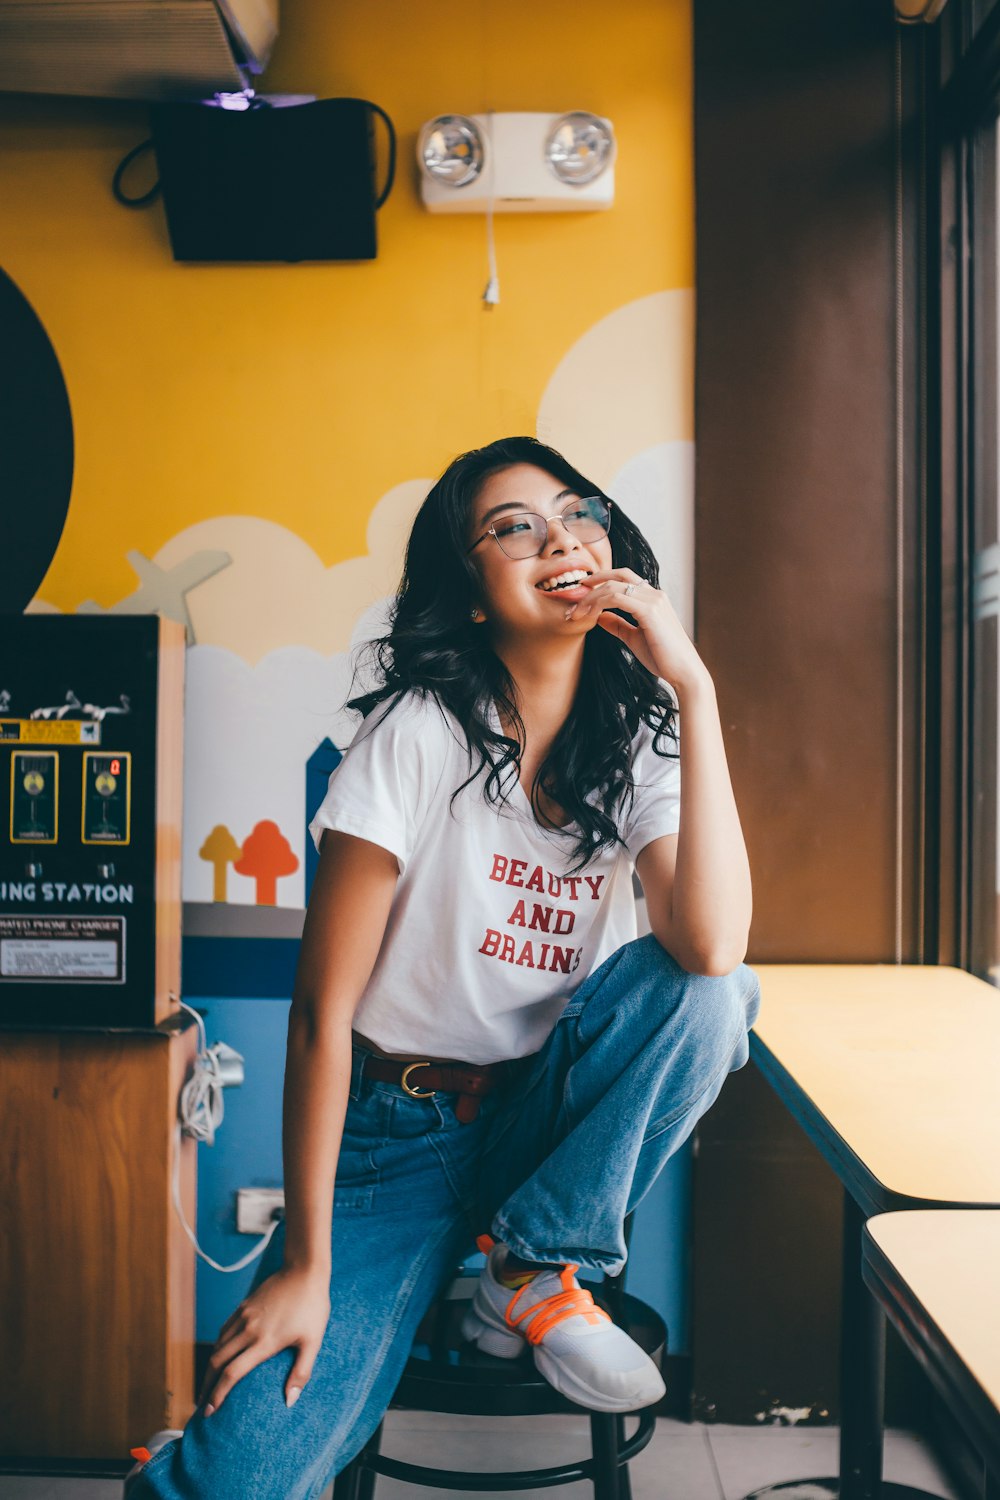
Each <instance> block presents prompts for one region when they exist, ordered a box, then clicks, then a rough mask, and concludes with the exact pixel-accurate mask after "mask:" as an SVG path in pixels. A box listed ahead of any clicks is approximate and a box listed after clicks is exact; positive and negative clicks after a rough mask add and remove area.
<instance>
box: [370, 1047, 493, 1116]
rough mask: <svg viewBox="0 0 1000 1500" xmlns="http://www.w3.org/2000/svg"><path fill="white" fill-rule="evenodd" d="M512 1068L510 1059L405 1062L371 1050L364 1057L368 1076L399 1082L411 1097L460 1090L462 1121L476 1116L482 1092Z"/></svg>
mask: <svg viewBox="0 0 1000 1500" xmlns="http://www.w3.org/2000/svg"><path fill="white" fill-rule="evenodd" d="M512 1071H513V1069H512V1065H511V1064H510V1063H507V1062H498V1063H484V1064H482V1065H481V1066H479V1067H474V1066H473V1065H472V1064H471V1063H431V1062H409V1063H404V1062H394V1061H393V1060H392V1058H389V1057H376V1056H375V1055H374V1054H372V1053H370V1054H369V1055H368V1056H367V1057H366V1058H365V1065H364V1076H365V1077H366V1078H374V1079H375V1080H376V1081H377V1082H378V1083H398V1084H399V1086H400V1088H402V1090H403V1092H404V1093H406V1094H409V1095H410V1097H411V1099H430V1098H432V1097H433V1096H434V1094H436V1093H438V1092H439V1091H440V1092H441V1093H444V1094H458V1095H459V1099H458V1103H457V1104H456V1105H455V1118H456V1119H458V1120H461V1122H462V1124H463V1125H468V1124H469V1122H470V1121H471V1120H474V1119H475V1118H476V1116H477V1115H478V1113H479V1101H480V1099H481V1098H482V1097H483V1095H484V1094H490V1093H492V1092H493V1090H494V1089H495V1088H498V1087H500V1085H501V1084H503V1083H505V1082H506V1081H507V1079H508V1078H509V1077H510V1076H511V1072H512Z"/></svg>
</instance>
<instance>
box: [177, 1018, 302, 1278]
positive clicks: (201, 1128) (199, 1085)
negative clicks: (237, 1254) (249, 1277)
mask: <svg viewBox="0 0 1000 1500" xmlns="http://www.w3.org/2000/svg"><path fill="white" fill-rule="evenodd" d="M178 1004H180V1005H181V1006H183V1008H184V1009H185V1010H186V1011H190V1013H191V1015H193V1016H194V1018H195V1020H196V1021H197V1022H198V1031H199V1033H200V1036H201V1046H200V1048H199V1050H198V1055H197V1057H196V1058H195V1060H194V1069H193V1071H192V1073H191V1077H190V1078H189V1079H188V1080H187V1082H186V1083H185V1084H184V1087H183V1088H182V1089H181V1092H180V1098H179V1099H178V1101H177V1120H176V1122H175V1124H174V1166H173V1199H174V1208H175V1209H176V1210H177V1217H178V1218H179V1219H180V1221H181V1224H182V1225H183V1226H184V1233H185V1234H186V1235H187V1237H188V1239H189V1240H190V1241H191V1243H192V1245H193V1246H194V1248H195V1251H196V1253H197V1254H198V1255H200V1256H201V1258H202V1260H204V1261H207V1262H208V1264H209V1265H210V1266H212V1268H213V1269H214V1270H216V1271H242V1270H243V1267H244V1266H248V1265H249V1264H250V1262H251V1261H254V1260H256V1259H257V1257H258V1255H263V1253H264V1250H265V1249H266V1247H267V1245H268V1244H269V1242H270V1239H271V1236H272V1235H273V1234H274V1231H275V1230H276V1229H277V1227H278V1225H279V1223H280V1222H281V1221H280V1219H274V1220H273V1221H272V1223H271V1225H270V1226H269V1228H268V1230H267V1232H266V1233H265V1234H264V1235H262V1236H261V1238H260V1239H259V1240H258V1242H257V1244H256V1245H255V1246H254V1248H253V1249H252V1250H250V1251H248V1252H247V1254H246V1255H244V1256H243V1257H242V1259H241V1260H237V1261H234V1262H233V1264H232V1265H231V1266H220V1265H219V1262H218V1261H217V1260H213V1259H212V1257H211V1256H210V1255H207V1254H206V1253H205V1251H204V1250H203V1249H202V1248H201V1246H200V1245H199V1244H198V1237H197V1235H196V1234H195V1232H194V1230H193V1229H192V1228H191V1226H190V1224H189V1223H188V1221H187V1219H185V1217H184V1208H183V1206H182V1204H181V1182H180V1168H181V1139H182V1136H185V1135H190V1136H193V1137H194V1138H195V1140H196V1141H204V1142H205V1143H206V1145H209V1146H212V1145H214V1144H215V1132H216V1131H217V1130H218V1128H219V1126H220V1125H221V1124H222V1117H223V1114H224V1112H225V1111H224V1106H223V1103H222V1092H223V1087H224V1082H223V1078H222V1065H223V1063H225V1062H230V1061H232V1060H236V1061H238V1062H240V1063H242V1061H243V1059H242V1057H240V1055H239V1053H238V1052H234V1051H233V1049H232V1048H231V1047H227V1046H226V1044H225V1042H216V1044H215V1046H214V1047H211V1048H209V1046H208V1042H207V1038H206V1035H205V1023H204V1021H203V1020H202V1018H201V1016H200V1015H199V1014H198V1012H197V1011H196V1010H194V1009H193V1008H192V1007H191V1006H190V1005H186V1004H185V1002H184V1001H183V1000H180V1001H178Z"/></svg>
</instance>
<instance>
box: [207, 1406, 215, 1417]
mask: <svg viewBox="0 0 1000 1500" xmlns="http://www.w3.org/2000/svg"><path fill="white" fill-rule="evenodd" d="M214 1410H215V1407H214V1406H206V1407H205V1415H206V1417H210V1416H211V1415H212V1413H213V1411H214Z"/></svg>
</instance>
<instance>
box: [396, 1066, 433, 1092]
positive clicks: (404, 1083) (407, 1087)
mask: <svg viewBox="0 0 1000 1500" xmlns="http://www.w3.org/2000/svg"><path fill="white" fill-rule="evenodd" d="M430 1066H431V1064H430V1063H429V1062H415V1063H409V1064H408V1065H407V1066H406V1067H405V1068H404V1069H403V1072H402V1076H401V1077H400V1080H399V1086H400V1088H401V1089H402V1090H403V1092H404V1094H409V1096H410V1098H411V1099H433V1097H434V1095H435V1094H436V1093H437V1089H415V1088H414V1087H413V1085H412V1084H411V1083H410V1082H409V1081H408V1080H409V1077H410V1074H411V1073H412V1072H413V1070H414V1068H429V1067H430Z"/></svg>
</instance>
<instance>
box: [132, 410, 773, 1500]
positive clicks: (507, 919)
mask: <svg viewBox="0 0 1000 1500" xmlns="http://www.w3.org/2000/svg"><path fill="white" fill-rule="evenodd" d="M657 582H658V570H657V566H656V563H655V560H654V558H653V556H652V553H651V552H650V549H649V547H648V545H647V544H646V542H645V540H644V539H643V537H642V535H641V533H640V532H639V531H638V529H637V528H636V527H635V526H634V525H633V524H632V522H631V521H629V520H628V518H627V517H626V516H625V514H624V512H623V511H621V510H620V509H619V508H618V507H617V505H615V504H614V503H613V502H612V501H610V500H608V499H607V497H605V496H604V495H603V494H602V493H601V490H600V488H599V487H598V486H597V485H595V484H593V483H592V482H591V481H589V480H587V479H585V478H584V476H583V475H581V474H579V473H578V472H577V471H576V470H575V469H574V468H573V467H572V466H571V465H570V464H569V463H568V462H567V461H566V460H565V459H564V458H563V457H561V455H559V454H558V453H556V452H555V451H554V450H553V449H551V448H549V447H546V446H545V445H543V444H541V443H539V442H537V441H536V440H535V439H533V438H527V437H519V438H508V439H503V440H501V441H498V442H495V443H492V444H490V445H489V446H488V447H485V448H481V449H478V450H474V451H472V452H470V453H467V454H463V455H462V456H461V457H459V458H457V459H456V460H455V461H454V463H452V464H451V465H450V466H449V468H448V469H447V470H446V472H445V473H444V474H443V475H442V477H441V478H440V479H439V480H438V482H437V483H436V484H435V485H434V487H433V488H432V489H431V491H430V493H429V494H428V496H427V498H426V500H425V501H424V503H423V505H422V506H421V508H420V511H419V513H418V514H417V517H416V519H415V521H414V524H413V529H412V533H411V536H410V540H409V545H408V548H407V554H406V565H405V569H404V574H403V579H402V584H401V587H400V591H399V594H398V597H397V600H396V604H395V609H394V614H393V621H392V626H391V629H390V632H389V634H388V635H387V636H386V637H384V638H383V639H382V640H381V641H380V642H377V643H375V646H374V657H375V660H376V662H377V665H378V673H377V676H378V679H379V680H378V685H377V686H376V687H374V688H373V689H372V690H371V691H369V692H367V693H364V694H362V695H360V696H359V697H357V698H354V699H352V700H351V702H350V706H351V707H353V708H358V709H360V710H361V711H362V713H363V714H364V715H365V717H364V720H363V723H362V724H361V726H360V728H359V729H358V731H357V734H356V736H355V738H354V740H353V741H352V743H351V745H350V746H349V747H348V749H347V751H346V753H345V754H344V757H343V759H342V761H341V763H340V765H339V766H338V767H337V769H336V770H335V771H334V773H333V775H332V776H331V778H330V786H329V790H328V793H327V796H326V799H325V800H324V802H323V804H322V806H321V807H320V809H319V811H318V812H317V814H316V817H315V819H314V821H313V823H312V825H311V828H310V832H311V834H312V836H313V838H314V839H315V841H316V843H317V847H318V848H319V849H320V850H321V858H320V861H319V865H318V868H317V873H316V878H315V882H314V885H313V890H312V895H311V897H310V901H309V909H308V913H307V917H306V924H305V930H304V933H303V939H302V949H301V955H300V960H299V967H298V972H297V976H296V983H295V993H294V996H293V1003H292V1007H291V1012H290V1017H289V1030H288V1052H287V1064H286V1074H285V1093H284V1136H283V1140H284V1160H285V1207H286V1217H285V1220H284V1222H283V1224H282V1225H281V1226H280V1227H279V1229H278V1230H277V1232H276V1233H275V1235H274V1236H273V1238H272V1240H271V1242H270V1244H269V1245H268V1247H267V1250H266V1252H265V1254H264V1256H263V1258H262V1262H261V1265H260V1267H259V1270H258V1273H257V1276H256V1278H255V1280H254V1284H253V1287H252V1288H251V1291H250V1293H249V1294H248V1295H247V1297H246V1298H244V1300H243V1301H242V1302H241V1303H240V1305H239V1307H237V1308H236V1310H235V1312H234V1313H233V1314H232V1316H231V1317H230V1318H229V1319H228V1320H227V1322H226V1323H225V1324H224V1325H223V1327H222V1329H221V1331H220V1333H219V1338H218V1342H217V1344H216V1347H215V1350H214V1351H213V1354H212V1357H211V1359H210V1361H209V1365H208V1370H207V1373H206V1377H205V1382H204V1385H203V1389H202V1392H201V1395H200V1397H199V1409H198V1410H197V1411H196V1412H195V1414H194V1416H193V1417H192V1419H191V1421H190V1422H189V1423H188V1426H187V1428H186V1430H185V1432H184V1434H183V1439H182V1440H181V1441H178V1440H177V1437H178V1436H179V1435H176V1434H159V1435H158V1437H159V1439H160V1441H161V1443H162V1446H160V1447H159V1450H158V1451H157V1452H155V1454H154V1456H153V1457H152V1458H151V1460H150V1461H149V1462H147V1463H146V1464H145V1465H144V1467H142V1468H140V1469H139V1470H138V1471H137V1472H136V1473H135V1476H134V1478H132V1477H130V1484H131V1490H130V1492H129V1493H130V1500H143V1497H147V1496H151V1495H156V1496H160V1497H194V1496H205V1497H208V1496H211V1497H213V1500H226V1497H229V1496H232V1497H234V1500H235V1497H240V1500H243V1497H244V1496H246V1495H247V1494H253V1495H254V1496H255V1497H257V1500H264V1497H272V1496H273V1497H274V1500H299V1497H302V1500H304V1497H314V1496H318V1495H319V1494H320V1493H321V1492H322V1490H323V1489H324V1488H325V1486H326V1485H327V1484H329V1482H330V1480H331V1478H332V1477H333V1476H334V1475H335V1474H337V1473H339V1472H340V1471H341V1470H342V1469H343V1468H344V1467H345V1466H346V1464H347V1463H348V1462H349V1461H350V1460H351V1458H353V1457H354V1455H355V1454H356V1453H357V1452H358V1451H359V1449H360V1448H361V1447H362V1445H363V1444H364V1442H365V1441H366V1440H367V1438H368V1437H369V1436H370V1434H371V1433H372V1432H373V1431H374V1429H375V1428H376V1426H377V1425H378V1423H379V1421H380V1419H381V1417H382V1415H383V1413H384V1411H385V1409H386V1407H387V1405H388V1403H389V1401H390V1399H391V1397H392V1393H393V1390H394V1388H395V1385H396V1383H397V1380H398V1378H399V1375H400V1372H401V1370H402V1366H403V1364H404V1362H405V1360H406V1357H407V1354H408V1351H409V1348H410V1345H411V1342H412V1339H413V1335H414V1332H415V1330H416V1328H417V1325H418V1324H419V1322H420V1320H421V1318H422V1316H423V1314H424V1312H425V1310H426V1308H427V1307H428V1305H429V1303H430V1302H431V1301H432V1300H433V1298H434V1296H435V1294H436V1293H437V1292H438V1291H439V1290H440V1288H441V1287H442V1285H443V1284H444V1283H446V1282H447V1280H448V1278H449V1276H450V1275H451V1274H452V1273H453V1270H454V1267H455V1265H456V1263H457V1261H458V1260H459V1259H461V1258H462V1256H464V1255H466V1254H467V1253H469V1252H470V1251H471V1249H472V1244H473V1237H474V1236H476V1235H478V1236H480V1239H479V1243H480V1246H481V1248H483V1249H484V1250H486V1251H487V1252H488V1255H487V1262H486V1267H485V1269H484V1271H483V1273H482V1275H481V1277H480V1278H479V1282H478V1287H477V1292H476V1296H475V1299H474V1301H473V1303H472V1305H471V1307H470V1309H469V1312H468V1313H467V1315H466V1320H465V1324H464V1327H463V1332H464V1334H465V1336H466V1337H467V1338H469V1339H470V1340H472V1341H474V1342H476V1343H478V1344H479V1346H480V1347H481V1348H482V1349H484V1350H486V1351H487V1352H489V1353H492V1354H496V1355H499V1356H501V1357H510V1356H514V1355H517V1354H519V1353H520V1352H521V1351H522V1350H523V1348H524V1347H525V1343H526V1342H527V1343H528V1344H530V1346H531V1347H532V1349H533V1353H534V1358H535V1361H536V1363H537V1364H538V1367H539V1369H540V1370H541V1371H542V1372H543V1374H544V1375H545V1376H546V1378H548V1379H549V1380H550V1381H551V1382H552V1384H553V1385H555V1386H556V1387H557V1388H558V1389H559V1390H561V1391H563V1392H564V1393H565V1394H567V1395H569V1396H570V1397H571V1398H572V1399H574V1400H576V1401H578V1402H579V1403H580V1404H582V1405H584V1406H587V1407H593V1408H595V1409H601V1410H609V1411H629V1410H634V1409H636V1408H638V1407H641V1406H644V1405H649V1404H651V1403H653V1402H655V1401H656V1400H658V1399H659V1397H660V1396H661V1395H662V1394H663V1383H662V1380H661V1379H660V1376H659V1373H658V1371H657V1370H656V1368H655V1366H654V1365H653V1364H652V1362H651V1361H650V1360H649V1359H648V1358H647V1356H646V1355H645V1354H644V1353H643V1352H642V1351H641V1350H640V1349H638V1347H637V1346H636V1345H635V1344H634V1343H633V1342H632V1341H631V1340H630V1339H629V1338H628V1336H627V1335H626V1334H625V1333H624V1332H623V1331H622V1330H621V1329H618V1328H616V1327H615V1326H614V1325H613V1324H612V1323H611V1322H610V1321H609V1320H608V1319H607V1317H606V1315H604V1314H603V1313H601V1312H600V1311H599V1310H598V1309H596V1308H595V1306H594V1303H593V1300H592V1298H591V1296H590V1294H589V1292H587V1291H586V1290H585V1289H583V1288H581V1287H580V1286H579V1283H578V1282H577V1280H576V1278H575V1275H574V1273H575V1271H576V1270H577V1269H578V1267H580V1266H588V1267H591V1268H595V1269H598V1270H603V1271H607V1272H610V1273H614V1272H616V1271H617V1270H619V1269H620V1268H621V1266H622V1264H623V1262H624V1259H625V1246H624V1242H623V1237H622V1224H623V1220H624V1218H625V1215H626V1213H627V1212H628V1211H629V1210H631V1209H632V1208H633V1207H634V1206H635V1204H636V1203H637V1202H638V1201H639V1200H640V1199H641V1197H642V1196H643V1194H644V1193H645V1192H646V1191H647V1190H648V1188H649V1186H650V1185H651V1183H652V1182H653V1180H654V1178H655V1177H656V1175H657V1173H658V1172H659V1170H660V1169H661V1168H662V1166H663V1164H664V1162H665V1161H666V1160H667V1158H668V1157H669V1156H670V1155H671V1154H672V1153H673V1152H674V1151H676V1150H677V1148H678V1147H679V1146H680V1145H681V1143H682V1142H683V1141H684V1140H685V1139H686V1137H687V1136H688V1135H689V1134H690V1132H691V1130H692V1129H693V1127H694V1125H695V1123H696V1121H697V1120H698V1118H699V1117H700V1116H701V1115H702V1114H703V1113H704V1112H705V1110H706V1109H708V1107H709V1106H710V1105H711V1103H712V1102H713V1100H714V1099H715V1098H716V1096H717V1094H718V1092H719V1090H720V1088H721V1087H722V1084H723V1083H724V1081H725V1078H726V1076H727V1074H728V1073H729V1072H730V1071H732V1070H733V1069H735V1068H738V1067H741V1066H742V1065H743V1064H744V1063H745V1062H746V1060H747V1057H748V1043H747V1032H748V1030H749V1027H750V1026H751V1025H752V1023H753V1020H754V1017H755V1016H756V1014H757V1006H758V1003H759V1001H758V985H757V981H756V978H755V976H754V975H753V973H752V971H751V970H749V969H747V968H746V966H745V965H744V964H743V962H742V960H743V957H744V954H745V952H746V944H747V933H748V928H749V924H750V907H751V896H750V875H749V869H748V865H747V856H746V850H745V847H744V842H743V836H742V833H741V829H740V823H739V817H738V814H737V810H736V806H735V802H734V799H733V793H732V788H731V785H730V780H729V774H728V770H727V766H726V757H725V752H724V749H723V742H722V734H721V730H720V725H719V715H718V710H717V708H716V702H715V693H714V689H713V685H712V681H711V678H710V676H709V673H708V671H707V669H706V667H705V665H704V664H703V662H702V661H701V660H700V658H699V656H698V654H697V652H696V650H695V648H694V646H693V645H692V643H691V641H690V640H689V639H688V637H687V635H686V634H685V632H684V630H683V628H682V626H681V624H680V622H679V620H678V618H677V615H676V614H675V612H674V610H673V608H672V607H671V605H670V602H669V600H668V599H667V597H666V596H665V595H664V594H663V593H662V592H661V591H660V590H659V588H658V587H657ZM660 679H663V680H664V681H665V682H667V683H669V684H670V686H671V689H672V694H673V696H671V692H668V691H667V689H666V687H665V686H664V684H663V682H662V681H661V680H660ZM675 699H676V704H675V701H674V700H675ZM677 720H679V723H680V735H679V743H680V749H679V751H678V748H677V745H678V734H677V725H676V721H677ZM681 768H683V774H684V802H683V809H684V811H683V818H682V817H681V815H680V798H679V777H680V770H681ZM633 862H634V865H635V868H636V870H637V872H638V875H639V877H640V880H641V882H642V886H643V890H644V893H645V896H646V901H647V909H648V915H649V922H650V926H651V928H652V932H651V934H649V935H647V936H646V937H644V938H642V939H638V938H636V936H635V934H636V927H635V912H634V898H633V889H632V865H633ZM335 1179H336V1180H335ZM291 1408H294V1409H291Z"/></svg>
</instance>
